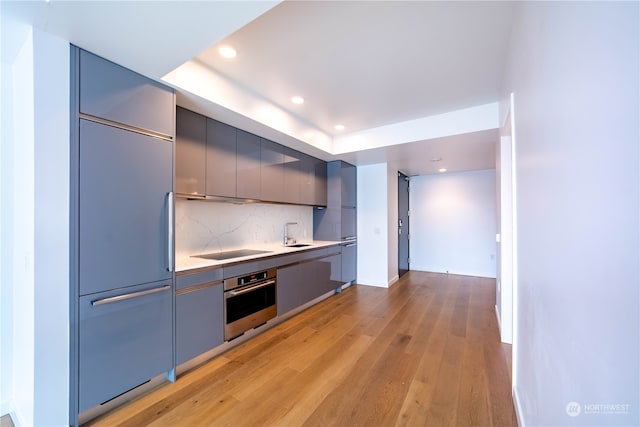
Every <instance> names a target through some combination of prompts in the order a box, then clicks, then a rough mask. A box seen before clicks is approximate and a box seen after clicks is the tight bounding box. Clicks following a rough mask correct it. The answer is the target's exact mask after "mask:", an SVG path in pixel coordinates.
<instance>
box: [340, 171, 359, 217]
mask: <svg viewBox="0 0 640 427" xmlns="http://www.w3.org/2000/svg"><path fill="white" fill-rule="evenodd" d="M340 177H341V184H342V185H341V190H340V191H341V193H342V200H341V203H342V207H343V208H355V207H356V167H355V166H353V165H350V164H349V163H345V162H340Z"/></svg>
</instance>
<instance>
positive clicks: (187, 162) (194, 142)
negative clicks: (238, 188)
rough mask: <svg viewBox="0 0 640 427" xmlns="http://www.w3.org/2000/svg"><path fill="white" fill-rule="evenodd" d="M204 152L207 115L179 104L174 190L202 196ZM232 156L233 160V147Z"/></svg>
mask: <svg viewBox="0 0 640 427" xmlns="http://www.w3.org/2000/svg"><path fill="white" fill-rule="evenodd" d="M234 143H235V139H234ZM234 145H235V144H234ZM206 154H207V118H206V117H204V116H201V115H200V114H197V113H194V112H192V111H189V110H185V109H184V108H180V107H178V108H177V109H176V160H175V161H176V184H175V185H176V187H175V189H176V193H179V194H183V195H189V196H199V197H204V196H205V194H206V193H205V180H206V172H205V171H206ZM233 157H234V159H233V160H234V162H235V146H234V152H233ZM234 169H235V168H234ZM234 178H235V177H234ZM234 190H235V188H234Z"/></svg>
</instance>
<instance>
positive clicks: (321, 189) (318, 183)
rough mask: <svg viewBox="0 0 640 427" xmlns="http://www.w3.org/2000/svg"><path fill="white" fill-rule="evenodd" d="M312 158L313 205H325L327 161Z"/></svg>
mask: <svg viewBox="0 0 640 427" xmlns="http://www.w3.org/2000/svg"><path fill="white" fill-rule="evenodd" d="M313 160H314V172H315V175H314V182H313V183H314V187H315V191H314V200H313V205H315V206H327V162H325V161H324V160H320V159H315V158H314V159H313Z"/></svg>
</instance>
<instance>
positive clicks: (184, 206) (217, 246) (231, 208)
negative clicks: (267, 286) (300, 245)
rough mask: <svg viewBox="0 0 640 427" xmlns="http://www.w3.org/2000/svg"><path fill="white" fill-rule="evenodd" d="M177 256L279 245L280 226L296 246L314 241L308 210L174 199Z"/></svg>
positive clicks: (282, 206)
mask: <svg viewBox="0 0 640 427" xmlns="http://www.w3.org/2000/svg"><path fill="white" fill-rule="evenodd" d="M175 214H176V255H178V256H183V255H194V254H202V253H209V252H218V251H224V250H229V249H238V248H246V247H251V246H265V245H278V244H281V242H282V238H283V226H284V224H285V223H287V222H297V224H296V225H291V226H289V236H290V237H292V238H294V239H296V240H297V241H298V242H308V241H311V240H313V208H312V207H311V206H295V205H278V204H267V203H248V204H233V203H220V202H210V201H202V200H186V199H180V198H178V199H176V206H175Z"/></svg>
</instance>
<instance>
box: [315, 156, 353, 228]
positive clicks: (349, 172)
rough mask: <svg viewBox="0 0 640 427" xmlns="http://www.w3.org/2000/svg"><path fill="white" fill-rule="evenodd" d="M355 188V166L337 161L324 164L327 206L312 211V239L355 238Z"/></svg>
mask: <svg viewBox="0 0 640 427" xmlns="http://www.w3.org/2000/svg"><path fill="white" fill-rule="evenodd" d="M356 188H357V187H356V168H355V166H353V165H350V164H348V163H345V162H342V161H339V160H336V161H333V162H329V163H327V207H326V209H324V208H320V209H314V211H313V237H314V239H317V240H352V239H355V237H356V234H357V222H356V217H357V215H356V214H357V208H356V202H357V195H356V194H355V193H356Z"/></svg>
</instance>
